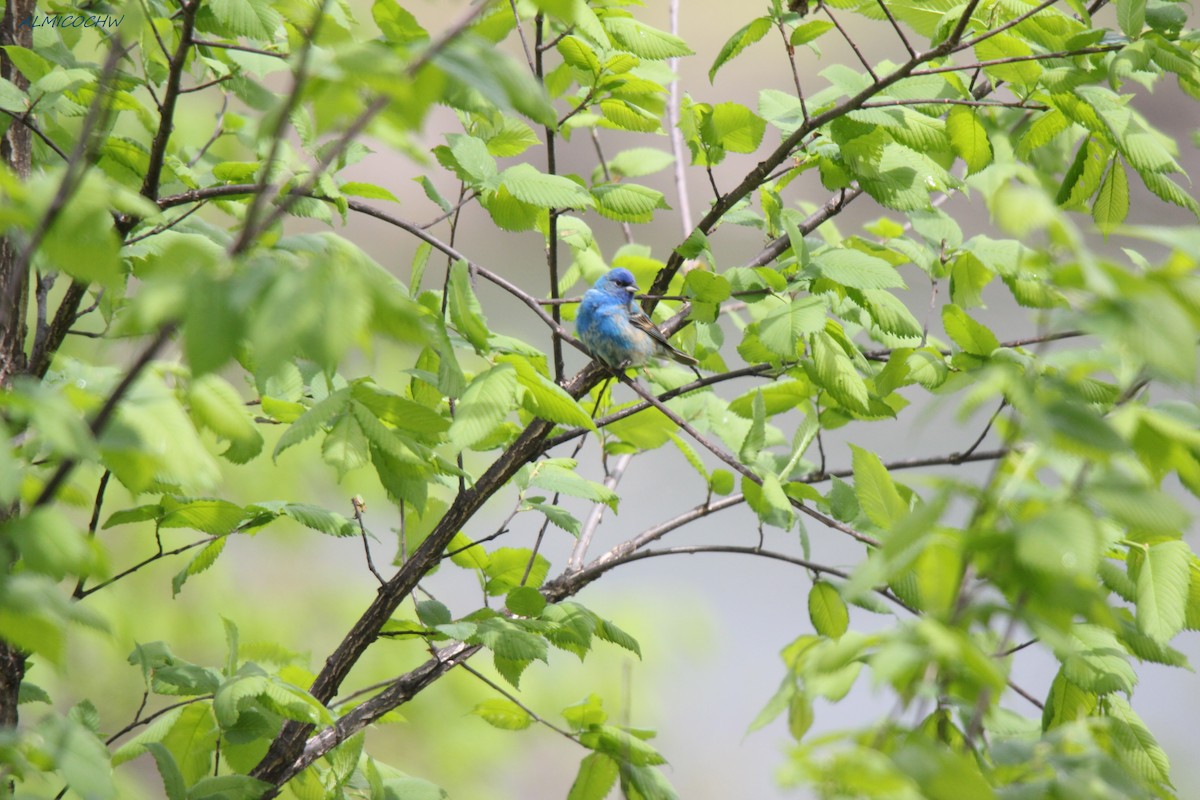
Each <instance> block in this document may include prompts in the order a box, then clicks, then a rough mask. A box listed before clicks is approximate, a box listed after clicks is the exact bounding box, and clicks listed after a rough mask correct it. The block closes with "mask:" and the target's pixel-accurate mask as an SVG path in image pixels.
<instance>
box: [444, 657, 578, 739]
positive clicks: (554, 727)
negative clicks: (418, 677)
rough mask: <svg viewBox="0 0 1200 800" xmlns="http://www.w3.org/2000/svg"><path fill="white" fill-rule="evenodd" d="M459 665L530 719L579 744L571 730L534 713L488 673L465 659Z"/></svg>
mask: <svg viewBox="0 0 1200 800" xmlns="http://www.w3.org/2000/svg"><path fill="white" fill-rule="evenodd" d="M458 666H459V667H460V668H462V669H464V670H466V671H467V672H469V673H471V674H472V675H474V676H475V677H476V678H478V679H479V680H481V681H483V682H484V683H486V684H487V685H488V686H490V687H492V689H494V690H495V691H497V692H499V693H500V694H501V695H503V696H504V697H505V698H506V699H507V700H508V701H509V702H510V703H512V704H513V705H515V706H516V707H517V708H519V709H521V710H522V711H524V712H525V713H526V714H528V715H529V718H530V719H532V720H533V721H534V722H537V723H540V724H542V725H545V726H546V727H547V728H549V729H550V730H552V731H554V732H555V733H557V734H558V735H560V736H565V737H566V738H568V739H570V740H571V741H572V742H575V743H577V744H578V742H579V740H578V739H576V738H575V737H574V736H572V735H571V733H570V732H569V731H566V730H563V729H562V728H560V727H558V726H557V725H555V724H554V723H553V722H550V721H549V720H546V719H544V718H542V717H541V716H539V715H538V714H536V713H534V712H533V710H532V709H530V708H529V706H527V705H525V704H524V703H522V702H521V701H520V700H518V699H517V698H516V697H514V696H513V694H512V692H509V691H508V690H507V689H505V688H504V687H503V686H500V685H499V684H498V683H496V682H495V681H493V680H492V679H491V678H489V677H487V676H486V675H484V674H483V673H482V672H480V671H479V670H477V669H475V668H474V667H472V666H471V665H470V664H468V663H467V662H465V661H464V662H463V663H461V664H459V665H458Z"/></svg>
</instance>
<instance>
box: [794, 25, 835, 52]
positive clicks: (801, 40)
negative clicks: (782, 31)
mask: <svg viewBox="0 0 1200 800" xmlns="http://www.w3.org/2000/svg"><path fill="white" fill-rule="evenodd" d="M834 27H836V26H835V25H834V24H833V23H832V22H830V21H829V20H825V19H814V20H809V21H808V22H805V23H804V24H803V25H797V26H796V29H795V30H794V31H792V35H791V36H790V37H789V38H788V41H789V42H791V44H792V46H793V47H799V46H800V45H802V44H808V43H809V42H812V41H816V40H817V39H819V38H820V37H822V36H824V35H825V34H826V33H828V32H829V31H831V30H833V29H834Z"/></svg>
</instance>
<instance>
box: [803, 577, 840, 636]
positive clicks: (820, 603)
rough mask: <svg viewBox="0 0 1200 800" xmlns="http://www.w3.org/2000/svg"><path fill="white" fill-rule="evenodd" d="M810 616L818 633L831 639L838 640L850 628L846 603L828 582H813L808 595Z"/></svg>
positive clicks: (835, 588)
mask: <svg viewBox="0 0 1200 800" xmlns="http://www.w3.org/2000/svg"><path fill="white" fill-rule="evenodd" d="M808 616H809V619H811V620H812V624H813V627H814V628H816V630H817V633H819V634H821V635H822V636H828V637H829V638H831V639H837V638H838V637H840V636H841V635H842V634H843V633H845V632H846V630H847V628H849V627H850V612H849V611H848V610H847V608H846V601H845V600H843V599H842V595H841V593H840V592H838V590H837V587H835V586H834V585H833V584H831V583H829V582H828V581H813V585H812V589H811V590H809V593H808Z"/></svg>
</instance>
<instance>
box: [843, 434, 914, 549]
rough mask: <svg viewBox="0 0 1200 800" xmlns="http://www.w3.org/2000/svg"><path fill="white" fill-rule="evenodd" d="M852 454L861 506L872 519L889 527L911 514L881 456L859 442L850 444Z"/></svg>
mask: <svg viewBox="0 0 1200 800" xmlns="http://www.w3.org/2000/svg"><path fill="white" fill-rule="evenodd" d="M850 451H851V453H852V454H853V455H852V457H851V464H852V465H853V468H854V494H855V496H856V497H857V498H858V504H859V507H860V508H862V510H863V513H864V514H866V515H867V518H868V519H870V520H871V522H873V523H875V524H876V525H878V526H879V527H881V528H883V529H884V530H890V529H891V528H892V526H894V525H895V524H896V523H897V522H898V521H899V520H900V519H901V518H902V517H904V516H905V515H906V514H908V504H907V503H905V502H904V499H903V498H901V497H900V492H899V491H897V489H896V484H895V482H894V481H893V480H892V476H891V475H889V474H888V471H887V468H886V467H884V466H883V462H882V461H880V460H879V456H877V455H875V454H874V453H872V452H871V451H869V450H864V449H862V448H861V447H858V446H856V445H853V444H852V445H850Z"/></svg>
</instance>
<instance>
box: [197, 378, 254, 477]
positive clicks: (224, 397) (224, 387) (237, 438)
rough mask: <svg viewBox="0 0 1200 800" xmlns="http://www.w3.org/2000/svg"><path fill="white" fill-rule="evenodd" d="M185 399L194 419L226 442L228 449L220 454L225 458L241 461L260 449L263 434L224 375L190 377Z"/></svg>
mask: <svg viewBox="0 0 1200 800" xmlns="http://www.w3.org/2000/svg"><path fill="white" fill-rule="evenodd" d="M188 400H189V403H190V405H191V409H192V415H193V416H194V417H195V418H196V420H197V421H198V422H199V423H200V424H201V425H203V426H204V427H205V428H207V429H208V430H210V431H212V432H213V433H215V434H216V435H217V436H219V437H221V438H222V439H227V440H228V441H229V448H228V449H227V450H226V451H225V452H224V453H223V454H222V455H224V456H225V457H226V458H227V459H229V460H230V461H232V462H233V463H235V464H244V463H246V462H247V461H249V460H250V459H252V458H254V457H255V456H257V455H258V454H259V453H260V452H262V448H263V437H262V434H261V433H259V432H258V428H256V427H255V426H254V421H253V420H252V419H251V417H250V414H249V413H248V410H247V408H246V403H245V402H244V401H243V400H242V398H241V397H239V396H238V393H237V390H236V389H234V388H233V386H232V385H231V384H230V383H229V382H228V381H226V380H225V379H224V378H221V377H220V376H218V375H214V374H212V373H209V374H207V375H203V376H201V377H199V378H195V379H193V380H192V382H191V386H190V387H189V389H188Z"/></svg>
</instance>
